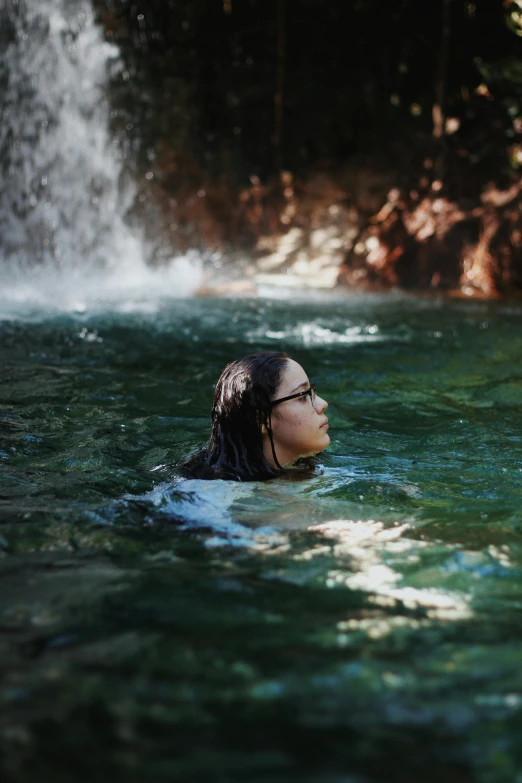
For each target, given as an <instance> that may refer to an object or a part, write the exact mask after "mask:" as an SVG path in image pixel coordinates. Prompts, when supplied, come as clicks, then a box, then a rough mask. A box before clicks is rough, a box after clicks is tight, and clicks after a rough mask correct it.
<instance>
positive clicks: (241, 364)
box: [181, 351, 290, 481]
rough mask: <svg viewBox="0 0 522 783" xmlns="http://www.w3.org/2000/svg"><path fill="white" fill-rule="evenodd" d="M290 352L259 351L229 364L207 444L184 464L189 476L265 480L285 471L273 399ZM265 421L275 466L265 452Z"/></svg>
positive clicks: (219, 388) (220, 382) (216, 399)
mask: <svg viewBox="0 0 522 783" xmlns="http://www.w3.org/2000/svg"><path fill="white" fill-rule="evenodd" d="M289 359H290V357H289V356H288V355H287V354H286V353H280V352H276V351H259V352H258V353H251V354H249V355H248V356H245V357H244V358H242V359H236V360H235V361H233V362H230V364H227V366H226V367H225V369H224V370H223V372H222V373H221V376H220V378H219V380H218V382H217V385H216V392H215V395H214V405H213V407H212V432H211V435H210V441H209V443H208V446H206V447H205V448H204V449H201V451H199V452H198V453H197V454H195V455H193V456H192V457H191V458H189V459H188V460H187V461H186V462H184V463H183V464H182V465H181V473H182V475H184V476H186V477H187V478H205V479H212V478H221V479H231V480H233V481H260V480H261V481H262V480H266V479H270V478H274V477H275V476H279V475H281V474H283V473H284V472H285V471H284V469H283V468H282V467H281V465H280V464H279V462H278V461H277V457H276V453H275V447H274V439H273V435H272V425H271V412H272V403H271V400H272V398H273V397H274V394H275V393H276V390H277V388H278V386H279V382H280V380H281V374H282V372H283V370H284V368H285V367H286V365H287V363H288V361H289ZM263 425H265V427H266V430H267V433H268V437H269V439H270V443H271V444H272V455H273V458H274V463H275V465H276V467H275V468H273V467H272V466H271V465H270V464H269V463H268V461H267V459H266V457H265V455H264V453H263V438H262V435H261V427H262V426H263Z"/></svg>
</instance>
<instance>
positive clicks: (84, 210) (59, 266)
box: [0, 0, 198, 302]
mask: <svg viewBox="0 0 522 783" xmlns="http://www.w3.org/2000/svg"><path fill="white" fill-rule="evenodd" d="M0 45H1V47H2V52H3V54H2V60H1V62H0V111H1V121H0V166H1V171H2V177H3V187H2V189H1V191H0V296H1V297H2V298H6V297H7V296H9V297H11V298H15V299H19V300H24V301H25V300H27V299H31V298H36V299H39V300H42V299H45V298H46V296H48V295H50V296H51V297H52V298H56V289H57V287H58V288H59V289H60V290H61V291H62V295H64V296H65V297H66V298H67V299H68V300H71V302H72V301H73V300H74V301H76V300H77V299H78V295H79V294H81V296H80V298H86V297H87V298H88V297H89V296H91V297H93V296H94V297H96V296H97V295H98V294H99V292H100V290H101V288H103V290H104V291H105V294H106V295H108V296H113V297H116V298H118V296H120V295H122V293H123V295H127V294H128V293H129V291H131V290H137V289H140V291H141V292H142V293H143V290H144V289H145V290H148V291H149V292H151V291H152V292H154V291H157V292H158V293H159V292H161V293H169V286H172V287H174V288H175V289H176V290H175V293H177V294H179V293H180V289H181V292H182V293H185V292H187V291H188V290H190V288H194V287H195V285H196V284H197V279H196V278H197V277H198V270H197V269H194V268H193V267H194V264H193V263H191V262H189V261H187V260H186V259H185V261H184V260H183V259H177V263H173V264H171V265H170V267H169V268H167V269H163V270H161V271H159V270H156V271H154V270H152V269H150V268H148V267H147V265H146V263H145V252H144V245H143V241H142V237H141V236H140V233H139V231H137V230H136V229H131V228H130V227H129V225H127V223H126V220H125V215H126V213H127V211H128V209H129V207H130V206H131V204H132V203H133V200H134V194H135V191H134V188H133V186H132V184H131V182H130V180H129V177H127V182H124V180H125V171H124V168H123V160H122V157H123V156H122V152H121V150H120V149H119V146H118V144H117V143H116V142H115V141H114V140H113V139H112V138H111V134H110V130H109V116H110V108H109V104H108V99H107V95H106V92H107V83H108V79H109V75H110V73H111V72H112V73H117V71H118V69H121V64H120V59H119V50H118V47H117V46H115V45H113V44H110V43H108V42H107V41H106V40H105V36H104V33H103V30H102V29H101V28H100V26H99V25H98V24H97V23H96V20H95V17H94V12H93V8H92V5H91V1H90V0H0ZM196 266H197V264H196Z"/></svg>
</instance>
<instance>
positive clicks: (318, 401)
mask: <svg viewBox="0 0 522 783" xmlns="http://www.w3.org/2000/svg"><path fill="white" fill-rule="evenodd" d="M327 407H328V403H327V402H326V400H323V398H322V397H319V396H317V397H316V398H315V409H316V411H317V413H323V412H324V411H325V410H326V409H327Z"/></svg>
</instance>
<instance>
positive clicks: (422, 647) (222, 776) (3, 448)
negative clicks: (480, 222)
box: [0, 296, 522, 783]
mask: <svg viewBox="0 0 522 783" xmlns="http://www.w3.org/2000/svg"><path fill="white" fill-rule="evenodd" d="M521 327H522V306H520V305H518V304H502V303H493V304H487V303H475V302H467V301H458V302H444V301H442V300H418V299H409V298H406V297H399V296H391V297H390V296H388V297H383V298H379V297H371V296H366V297H362V298H361V297H358V298H344V299H326V298H325V299H317V300H312V301H308V302H299V301H282V300H277V299H273V300H271V299H268V298H265V299H257V300H248V301H232V300H204V301H203V300H200V301H197V300H177V301H175V300H170V301H164V302H160V303H158V302H154V303H153V302H134V303H131V302H127V303H125V304H121V303H120V305H115V304H113V305H112V306H111V307H110V308H107V307H95V306H93V307H89V308H88V309H84V308H81V309H80V310H79V311H76V312H72V313H63V312H62V313H60V312H59V311H53V312H51V311H50V310H49V309H47V310H46V311H41V310H40V311H39V310H34V312H32V313H30V314H27V312H26V313H25V314H23V315H22V314H21V312H20V311H18V312H16V311H13V312H10V313H9V312H8V311H7V310H6V309H5V308H4V315H3V317H2V320H1V322H0V358H1V362H2V375H1V378H2V383H1V385H0V435H1V442H0V458H1V459H0V479H1V489H0V518H1V521H2V523H3V524H2V526H1V528H0V536H1V537H0V547H1V553H2V554H1V559H0V578H1V582H0V585H1V590H0V611H1V625H0V650H1V655H0V666H1V675H2V682H1V689H0V702H1V706H2V709H1V717H0V739H1V743H2V751H3V760H2V767H3V776H2V780H5V781H16V782H18V781H20V782H23V781H39V783H40V781H48V780H49V781H51V780H52V781H53V783H62V781H63V783H70V781H71V780H74V781H91V780H93V779H96V780H102V781H104V780H110V781H113V782H114V781H120V780H121V781H125V782H126V783H134V782H136V783H137V782H138V781H139V783H156V781H158V782H159V781H169V783H170V782H172V781H176V782H177V781H180V782H184V781H202V782H203V781H217V782H219V783H221V782H223V783H228V782H229V781H233V782H234V783H236V781H237V783H240V782H241V783H242V782H243V781H248V782H249V783H250V782H254V781H255V783H264V781H271V782H272V781H276V782H277V783H287V781H292V782H293V781H295V782H296V783H303V782H304V783H312V782H313V783H323V782H324V783H372V782H374V781H375V783H378V782H379V783H380V782H384V781H395V780H397V781H401V782H404V783H410V782H411V783H419V781H433V782H435V781H437V783H438V781H441V780H444V781H445V783H450V782H451V781H459V783H464V781H487V782H488V783H489V782H490V783H503V781H506V783H508V781H509V783H512V782H513V781H519V782H520V781H522V751H521V746H520V734H521V730H522V672H521V663H522V634H521V630H522V611H521V609H522V597H521V586H522V511H521V500H522V480H521V479H522V456H521V451H520V446H521V433H520V424H521V416H520V414H521V400H522V375H521V371H520V358H521V355H522V328H521ZM272 346H276V347H277V348H278V349H283V350H287V351H288V352H289V353H291V355H292V356H293V357H294V358H296V359H297V360H298V361H299V362H301V363H302V364H303V366H304V367H305V369H306V370H307V371H308V373H309V375H310V377H311V379H312V380H314V381H316V383H317V386H318V391H319V393H320V394H321V396H323V397H325V398H326V399H328V401H329V403H330V407H329V411H328V415H329V417H330V435H331V437H332V444H331V447H330V449H329V450H328V452H327V453H326V454H325V455H324V459H323V463H324V468H323V470H322V472H321V473H320V474H319V475H317V477H314V478H312V479H307V480H306V481H298V482H296V481H274V482H268V483H265V484H235V483H226V482H191V481H180V480H179V479H178V478H177V476H176V470H175V467H174V465H175V463H176V461H177V460H178V459H180V458H181V457H183V456H184V455H186V454H187V453H188V452H189V451H190V450H191V449H193V448H194V447H195V446H197V445H199V444H201V443H202V442H203V441H204V439H205V438H206V435H207V433H208V415H209V408H210V404H211V399H212V391H213V384H214V383H215V381H216V379H217V376H218V375H219V372H220V371H221V369H222V367H223V366H224V364H225V363H226V362H227V361H229V360H230V359H231V358H234V357H237V356H239V355H241V354H243V353H246V352H249V351H250V350H255V349H259V348H264V347H272Z"/></svg>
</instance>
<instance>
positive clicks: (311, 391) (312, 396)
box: [272, 383, 317, 406]
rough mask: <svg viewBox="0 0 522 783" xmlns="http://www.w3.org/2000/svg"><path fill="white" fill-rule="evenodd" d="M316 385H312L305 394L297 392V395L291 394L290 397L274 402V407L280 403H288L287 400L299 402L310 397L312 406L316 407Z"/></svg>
mask: <svg viewBox="0 0 522 783" xmlns="http://www.w3.org/2000/svg"><path fill="white" fill-rule="evenodd" d="M316 394H317V393H316V391H315V383H311V384H310V388H309V389H307V390H306V391H303V392H297V394H290V395H289V396H288V397H281V398H280V399H279V400H272V406H274V405H279V403H280V402H286V401H287V400H297V399H299V397H310V399H311V400H312V405H315V397H316Z"/></svg>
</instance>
